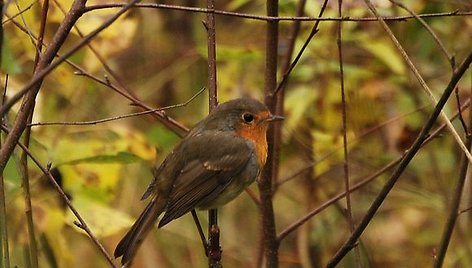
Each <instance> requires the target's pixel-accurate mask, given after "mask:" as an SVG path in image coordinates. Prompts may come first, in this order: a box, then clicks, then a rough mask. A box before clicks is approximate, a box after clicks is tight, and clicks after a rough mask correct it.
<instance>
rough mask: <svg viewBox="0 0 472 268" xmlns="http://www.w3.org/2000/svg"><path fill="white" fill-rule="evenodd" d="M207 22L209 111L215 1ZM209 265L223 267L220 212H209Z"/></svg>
mask: <svg viewBox="0 0 472 268" xmlns="http://www.w3.org/2000/svg"><path fill="white" fill-rule="evenodd" d="M206 3H207V9H208V10H209V12H207V13H206V22H205V23H204V26H205V29H206V31H207V47H208V48H207V51H208V102H209V110H210V112H211V111H213V110H214V109H215V108H216V106H218V90H217V77H216V29H215V24H216V22H215V13H214V12H212V10H214V9H215V0H207V1H206ZM207 252H208V254H207V257H208V265H209V267H210V268H218V267H223V266H222V264H221V252H222V251H221V246H220V229H219V227H218V210H217V209H210V210H209V211H208V248H207Z"/></svg>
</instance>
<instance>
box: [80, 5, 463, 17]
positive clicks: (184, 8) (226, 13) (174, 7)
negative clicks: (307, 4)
mask: <svg viewBox="0 0 472 268" xmlns="http://www.w3.org/2000/svg"><path fill="white" fill-rule="evenodd" d="M124 5H125V3H111V4H99V5H92V6H87V7H86V8H85V12H91V11H94V10H99V9H107V8H118V7H122V6H124ZM135 7H136V8H155V9H170V10H179V11H186V12H197V13H209V12H214V13H215V14H216V15H222V16H230V17H238V18H245V19H253V20H262V21H353V22H355V21H364V22H373V21H378V19H377V18H376V17H366V18H358V17H349V16H345V17H324V18H320V17H318V18H315V17H285V16H280V17H279V16H263V15H253V14H246V13H238V12H230V11H224V10H214V11H213V10H210V9H208V8H198V7H187V6H178V5H167V4H155V3H142V4H137V5H135ZM471 15H472V11H458V10H455V11H450V12H439V13H426V14H418V16H419V17H420V18H433V17H453V16H471ZM382 18H383V19H384V20H386V21H405V20H408V19H414V18H415V17H414V16H412V15H410V16H386V17H382Z"/></svg>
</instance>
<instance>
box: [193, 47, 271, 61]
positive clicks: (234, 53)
mask: <svg viewBox="0 0 472 268" xmlns="http://www.w3.org/2000/svg"><path fill="white" fill-rule="evenodd" d="M207 50H208V48H207V47H206V46H199V47H198V52H199V53H200V55H202V56H203V57H207V56H208V55H207V54H208V53H207ZM216 53H217V55H216V58H217V59H218V60H219V61H233V62H234V61H241V62H251V61H255V60H258V59H261V57H262V54H261V51H260V50H255V49H249V48H241V47H232V46H224V45H219V46H218V50H217V51H216Z"/></svg>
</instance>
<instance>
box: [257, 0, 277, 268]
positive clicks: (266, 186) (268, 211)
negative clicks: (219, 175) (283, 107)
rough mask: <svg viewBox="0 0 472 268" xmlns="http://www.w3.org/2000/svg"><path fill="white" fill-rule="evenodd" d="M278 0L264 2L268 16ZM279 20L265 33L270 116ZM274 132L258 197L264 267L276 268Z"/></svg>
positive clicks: (270, 134) (273, 108)
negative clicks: (273, 198) (273, 188)
mask: <svg viewBox="0 0 472 268" xmlns="http://www.w3.org/2000/svg"><path fill="white" fill-rule="evenodd" d="M278 13H279V12H278V0H268V1H267V15H268V16H273V17H277V16H278ZM278 30H279V23H278V21H267V31H266V66H265V103H266V105H267V107H268V108H269V110H270V111H271V112H272V113H275V112H276V106H277V96H276V94H275V88H276V86H277V56H278V49H277V47H278ZM274 135H275V129H274V126H273V125H272V126H271V127H269V131H268V133H267V141H268V156H267V163H266V165H265V167H264V170H263V172H262V174H261V178H260V180H259V183H258V186H259V192H260V196H261V214H262V232H263V233H262V236H263V243H264V255H265V258H266V265H267V267H271V268H272V267H274V268H275V267H278V248H279V242H278V240H277V234H276V228H275V218H274V208H273V205H272V196H273V190H272V182H273V181H274V173H273V171H274V169H276V168H277V164H278V163H276V162H275V160H276V157H275V158H274V156H275V154H277V153H278V152H276V151H275V150H274V149H275V147H274Z"/></svg>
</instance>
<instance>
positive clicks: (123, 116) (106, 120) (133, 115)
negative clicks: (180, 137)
mask: <svg viewBox="0 0 472 268" xmlns="http://www.w3.org/2000/svg"><path fill="white" fill-rule="evenodd" d="M203 91H205V88H202V89H200V90H199V91H198V92H197V93H195V95H193V96H192V97H191V98H190V99H188V100H187V101H185V102H183V103H179V104H174V105H169V106H165V107H161V108H156V109H152V110H147V111H144V112H138V113H132V114H126V115H120V116H114V117H110V118H104V119H98V120H92V121H82V122H37V123H32V124H29V125H28V126H31V127H35V126H57V125H60V126H64V125H67V126H83V125H96V124H101V123H106V122H110V121H116V120H121V119H125V118H130V117H135V116H141V115H146V114H151V113H155V112H159V111H165V110H170V109H175V108H179V107H184V106H186V105H188V104H189V103H190V102H192V101H193V100H194V99H195V98H196V97H198V96H199V95H200V94H202V93H203Z"/></svg>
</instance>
